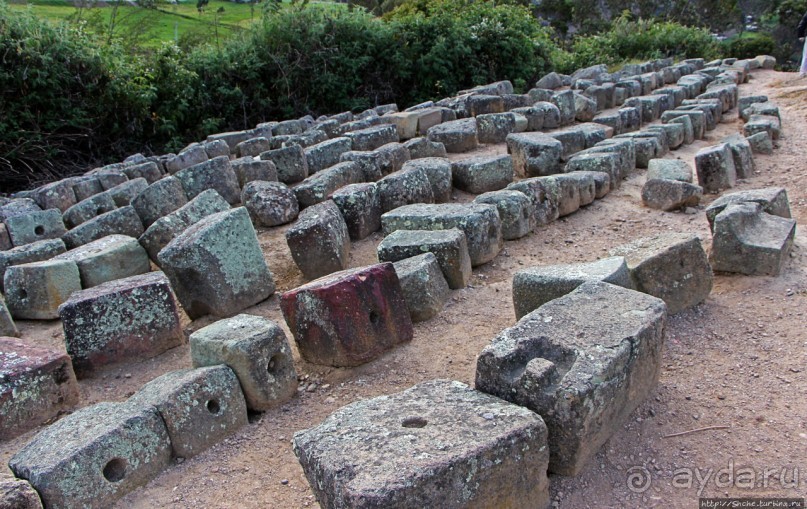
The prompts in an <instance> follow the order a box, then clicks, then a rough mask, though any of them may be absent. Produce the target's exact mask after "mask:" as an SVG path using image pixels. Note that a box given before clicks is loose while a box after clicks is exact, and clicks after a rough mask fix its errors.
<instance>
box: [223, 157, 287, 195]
mask: <svg viewBox="0 0 807 509" xmlns="http://www.w3.org/2000/svg"><path fill="white" fill-rule="evenodd" d="M230 165H231V166H232V167H233V171H234V172H235V176H236V177H237V178H238V185H239V186H240V187H241V190H242V191H243V189H244V187H245V186H246V185H247V184H249V183H250V182H254V181H256V180H260V181H263V182H277V180H278V179H277V168H276V167H275V163H273V162H272V161H263V160H261V159H255V158H253V157H242V158H241V159H236V160H234V161H231V162H230Z"/></svg>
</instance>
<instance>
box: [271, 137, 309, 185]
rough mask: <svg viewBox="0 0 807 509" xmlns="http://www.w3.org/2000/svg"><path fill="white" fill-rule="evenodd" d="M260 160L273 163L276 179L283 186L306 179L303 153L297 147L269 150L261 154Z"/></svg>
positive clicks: (306, 167)
mask: <svg viewBox="0 0 807 509" xmlns="http://www.w3.org/2000/svg"><path fill="white" fill-rule="evenodd" d="M261 159H262V160H266V161H271V162H272V163H274V165H275V169H276V170H277V179H278V180H279V181H280V182H283V183H284V184H293V183H295V182H300V181H301V180H304V179H305V178H306V177H308V162H307V161H306V157H305V151H304V149H303V147H301V146H299V145H291V146H289V147H283V148H279V149H276V150H269V151H267V152H264V153H262V154H261Z"/></svg>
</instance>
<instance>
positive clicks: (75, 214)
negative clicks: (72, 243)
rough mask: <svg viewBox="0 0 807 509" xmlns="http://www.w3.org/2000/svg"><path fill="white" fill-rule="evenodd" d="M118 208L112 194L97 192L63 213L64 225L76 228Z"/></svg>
mask: <svg viewBox="0 0 807 509" xmlns="http://www.w3.org/2000/svg"><path fill="white" fill-rule="evenodd" d="M116 208H118V206H117V205H115V200H113V199H112V196H110V195H109V194H107V193H101V194H96V195H95V196H92V197H90V198H87V199H86V200H83V201H80V202H78V203H76V204H75V205H73V206H72V207H70V208H69V209H67V210H66V211H65V212H64V214H63V218H64V225H65V226H67V227H68V228H75V227H76V226H78V225H80V224H82V223H86V222H87V221H89V220H90V219H92V218H94V217H98V216H100V215H101V214H104V213H106V212H109V211H112V210H115V209H116Z"/></svg>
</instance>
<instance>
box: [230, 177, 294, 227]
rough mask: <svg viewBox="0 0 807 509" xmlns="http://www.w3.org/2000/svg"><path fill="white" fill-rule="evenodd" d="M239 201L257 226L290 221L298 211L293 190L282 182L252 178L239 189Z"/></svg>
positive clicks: (275, 224)
mask: <svg viewBox="0 0 807 509" xmlns="http://www.w3.org/2000/svg"><path fill="white" fill-rule="evenodd" d="M241 202H242V203H243V204H244V207H246V209H247V211H248V212H249V217H250V218H251V219H252V222H253V223H255V224H256V225H259V226H279V225H281V224H286V223H290V222H292V221H294V220H295V219H296V218H297V214H299V213H300V206H299V205H298V203H297V197H296V196H295V195H294V191H292V190H291V189H289V188H288V187H286V184H283V183H282V182H266V181H263V180H253V181H252V182H249V183H248V184H247V185H245V186H244V189H243V190H242V191H241Z"/></svg>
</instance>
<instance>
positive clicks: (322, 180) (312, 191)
mask: <svg viewBox="0 0 807 509" xmlns="http://www.w3.org/2000/svg"><path fill="white" fill-rule="evenodd" d="M363 181H364V172H362V169H361V167H360V166H359V165H358V164H357V163H355V162H353V161H345V162H343V163H337V164H335V165H333V166H330V167H328V168H325V169H323V170H321V171H319V172H317V173H315V174H314V175H311V176H310V177H308V178H306V179H305V180H303V181H302V182H300V183H299V184H295V185H294V186H292V188H291V190H292V192H293V193H294V195H295V196H296V197H297V202H298V203H299V206H300V208H306V207H310V206H312V205H316V204H317V203H321V202H323V201H325V200H327V199H328V198H329V197H330V196H331V194H333V193H334V192H335V191H336V190H338V189H339V188H342V187H344V186H346V185H349V184H358V183H359V182H363Z"/></svg>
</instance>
